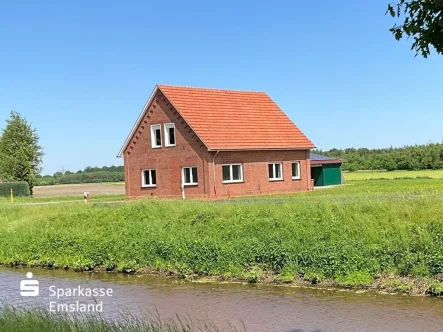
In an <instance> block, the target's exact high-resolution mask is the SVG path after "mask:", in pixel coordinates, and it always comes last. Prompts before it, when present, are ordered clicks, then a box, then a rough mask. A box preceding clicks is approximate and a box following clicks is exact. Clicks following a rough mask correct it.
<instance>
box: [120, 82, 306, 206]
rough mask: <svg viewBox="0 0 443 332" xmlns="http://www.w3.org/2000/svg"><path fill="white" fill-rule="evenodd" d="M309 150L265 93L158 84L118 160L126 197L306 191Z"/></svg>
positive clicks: (293, 127)
mask: <svg viewBox="0 0 443 332" xmlns="http://www.w3.org/2000/svg"><path fill="white" fill-rule="evenodd" d="M313 147H314V145H313V144H312V142H311V141H310V140H309V139H308V138H307V137H306V136H305V135H304V134H303V133H302V132H301V131H300V130H299V129H298V128H297V126H296V125H295V124H294V123H293V122H292V121H291V120H290V119H289V118H288V117H287V116H286V114H285V113H284V112H283V111H282V110H281V109H280V108H279V107H278V106H277V105H276V104H275V103H274V101H273V100H272V99H271V98H270V97H269V96H268V95H267V94H266V93H264V92H249V91H231V90H218V89H203V88H189V87H178V86H167V85H157V86H156V87H155V88H154V91H153V92H152V94H151V96H150V98H149V100H148V101H147V102H146V104H145V106H144V108H143V110H142V112H141V114H140V116H139V118H138V119H137V121H136V123H135V125H134V127H133V128H132V130H131V132H130V133H129V135H128V138H127V139H126V141H125V143H124V145H123V147H122V148H121V150H120V152H119V154H118V156H119V157H123V158H124V171H125V186H126V188H125V189H126V196H127V197H128V198H131V197H137V196H145V195H148V196H158V197H182V196H184V197H186V198H187V197H200V198H209V199H216V198H223V197H234V196H243V195H260V194H271V193H288V192H297V191H307V190H312V184H311V167H310V149H311V148H313Z"/></svg>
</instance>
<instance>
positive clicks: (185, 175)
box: [182, 167, 198, 186]
mask: <svg viewBox="0 0 443 332" xmlns="http://www.w3.org/2000/svg"><path fill="white" fill-rule="evenodd" d="M182 182H183V184H184V185H185V186H192V185H196V184H198V173H197V167H183V169H182Z"/></svg>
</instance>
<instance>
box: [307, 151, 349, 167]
mask: <svg viewBox="0 0 443 332" xmlns="http://www.w3.org/2000/svg"><path fill="white" fill-rule="evenodd" d="M341 163H343V160H341V159H336V158H331V157H327V156H322V155H319V154H315V153H311V165H323V164H341Z"/></svg>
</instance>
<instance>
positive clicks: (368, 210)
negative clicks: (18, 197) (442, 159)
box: [0, 180, 443, 294]
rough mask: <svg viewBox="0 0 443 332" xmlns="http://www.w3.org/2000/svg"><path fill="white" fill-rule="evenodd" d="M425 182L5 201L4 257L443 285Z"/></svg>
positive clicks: (243, 275)
mask: <svg viewBox="0 0 443 332" xmlns="http://www.w3.org/2000/svg"><path fill="white" fill-rule="evenodd" d="M416 181H418V182H416ZM427 181H433V180H409V181H405V187H404V188H403V187H402V188H403V189H405V188H409V190H410V192H409V193H405V191H404V190H403V189H402V190H401V191H399V192H394V193H391V194H389V189H386V188H389V187H388V186H385V187H384V188H385V189H384V190H385V191H386V192H385V193H380V192H377V193H374V192H371V191H370V190H369V191H367V192H363V193H361V191H362V190H363V191H364V187H361V188H360V194H358V193H357V190H356V187H352V186H349V187H346V188H338V189H336V190H335V191H323V192H322V193H320V192H314V193H312V194H305V195H295V196H283V197H281V199H277V198H275V197H274V198H264V199H263V198H261V199H257V200H239V201H234V202H199V201H178V200H177V201H157V200H152V201H141V202H127V203H122V204H118V205H101V206H100V205H96V206H91V205H85V204H65V205H51V206H44V205H39V206H11V205H7V204H3V205H0V209H1V214H0V262H1V263H2V264H7V265H22V264H28V265H35V266H47V267H57V268H73V269H78V270H84V271H90V270H94V269H104V270H108V271H120V272H137V271H149V272H161V273H165V272H166V273H174V274H178V275H182V276H190V275H199V276H218V277H220V278H223V279H227V280H229V279H237V280H238V279H241V280H246V281H249V282H257V281H276V282H286V283H291V282H309V283H326V282H329V283H334V284H336V285H341V286H346V287H355V286H363V287H366V286H370V285H377V287H379V288H384V289H387V290H394V291H405V292H411V291H412V290H413V289H414V288H416V285H421V286H418V287H419V288H420V287H421V288H420V289H419V291H420V292H429V293H433V294H441V293H442V292H443V287H442V283H441V282H439V280H441V279H443V274H442V273H443V204H442V203H443V199H442V198H443V197H442V196H443V190H442V189H441V185H442V183H440V182H433V185H434V187H432V186H430V185H427V183H428V182H427ZM434 181H438V180H434ZM380 183H381V182H380V181H376V184H374V185H375V186H380ZM411 183H412V184H413V185H411ZM364 185H371V184H362V186H364ZM397 185H398V184H397ZM393 187H395V186H392V187H391V188H393ZM429 188H431V191H429V190H430V189H429ZM366 189H367V188H366ZM372 189H373V188H372ZM334 193H335V194H334ZM353 193H355V194H353ZM400 193H401V195H400ZM399 195H400V196H399Z"/></svg>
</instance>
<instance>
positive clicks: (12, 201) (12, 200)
mask: <svg viewBox="0 0 443 332" xmlns="http://www.w3.org/2000/svg"><path fill="white" fill-rule="evenodd" d="M11 203H14V194H13V193H12V188H11Z"/></svg>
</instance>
